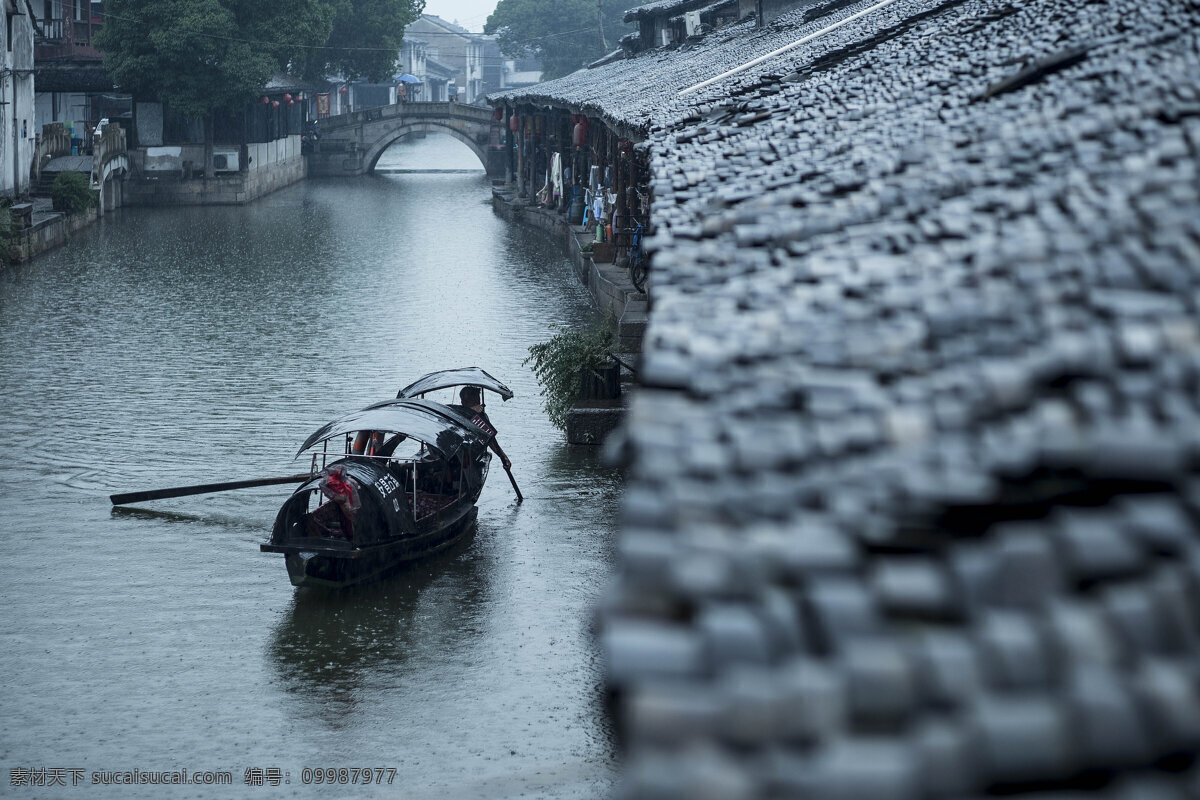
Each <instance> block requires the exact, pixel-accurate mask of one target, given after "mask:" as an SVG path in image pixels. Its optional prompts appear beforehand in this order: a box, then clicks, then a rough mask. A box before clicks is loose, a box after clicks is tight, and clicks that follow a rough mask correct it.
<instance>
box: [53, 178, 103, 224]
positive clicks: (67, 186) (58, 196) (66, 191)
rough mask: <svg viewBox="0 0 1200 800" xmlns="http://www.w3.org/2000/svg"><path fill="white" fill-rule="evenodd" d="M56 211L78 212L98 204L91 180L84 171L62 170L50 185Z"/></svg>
mask: <svg viewBox="0 0 1200 800" xmlns="http://www.w3.org/2000/svg"><path fill="white" fill-rule="evenodd" d="M50 198H51V200H52V201H53V203H54V210H55V211H62V212H64V213H67V214H78V213H80V212H81V211H87V210H88V209H89V208H91V207H92V206H93V205H95V204H96V194H95V192H93V191H92V187H91V181H89V180H88V177H87V175H84V174H83V173H82V172H60V173H59V174H58V177H57V178H55V179H54V183H53V184H51V186H50Z"/></svg>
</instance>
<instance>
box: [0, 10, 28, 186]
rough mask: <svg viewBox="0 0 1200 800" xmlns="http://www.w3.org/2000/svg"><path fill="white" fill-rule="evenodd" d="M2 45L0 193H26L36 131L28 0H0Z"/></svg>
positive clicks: (0, 54) (0, 56) (0, 52)
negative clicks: (2, 10) (2, 17)
mask: <svg viewBox="0 0 1200 800" xmlns="http://www.w3.org/2000/svg"><path fill="white" fill-rule="evenodd" d="M3 3H4V17H5V23H6V24H5V26H4V34H3V36H4V47H3V49H2V50H0V58H3V67H2V70H0V75H3V78H2V80H0V103H2V104H0V109H3V111H2V112H0V193H3V195H4V196H5V197H8V198H13V199H15V198H18V197H23V196H25V195H27V194H28V193H29V174H30V167H31V166H32V165H33V154H34V152H35V148H36V144H35V143H36V141H37V133H36V128H35V121H34V103H33V26H34V17H33V9H32V7H31V5H30V3H29V0H3Z"/></svg>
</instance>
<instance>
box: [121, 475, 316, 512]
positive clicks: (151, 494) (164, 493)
mask: <svg viewBox="0 0 1200 800" xmlns="http://www.w3.org/2000/svg"><path fill="white" fill-rule="evenodd" d="M311 477H312V475H310V474H309V473H307V472H305V473H302V474H300V475H288V476H287V477H286V478H256V479H254V480H251V481H229V482H227V483H202V484H198V485H196V486H177V487H175V488H173V489H151V490H150V491H147V492H129V493H128V494H112V495H109V496H108V499H109V500H111V501H112V504H113V505H114V506H123V505H125V504H127V503H141V502H143V501H146V500H161V499H163V498H164V497H187V496H188V495H192V494H207V493H209V492H227V491H229V490H230V489H249V488H251V487H253V486H278V485H279V484H283V483H299V482H300V481H305V480H308V479H309V478H311Z"/></svg>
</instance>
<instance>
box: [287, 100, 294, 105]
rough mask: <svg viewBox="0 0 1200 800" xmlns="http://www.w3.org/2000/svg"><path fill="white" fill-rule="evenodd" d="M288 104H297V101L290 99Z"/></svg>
mask: <svg viewBox="0 0 1200 800" xmlns="http://www.w3.org/2000/svg"><path fill="white" fill-rule="evenodd" d="M288 105H289V106H294V105H296V101H295V100H288Z"/></svg>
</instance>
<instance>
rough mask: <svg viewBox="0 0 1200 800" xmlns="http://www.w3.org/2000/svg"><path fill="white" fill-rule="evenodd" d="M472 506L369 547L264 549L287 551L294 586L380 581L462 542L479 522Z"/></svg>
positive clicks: (282, 546) (267, 549)
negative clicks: (417, 532)
mask: <svg viewBox="0 0 1200 800" xmlns="http://www.w3.org/2000/svg"><path fill="white" fill-rule="evenodd" d="M477 515H478V509H477V508H475V506H471V507H469V508H467V509H465V511H464V513H463V514H462V515H461V516H460V517H459V518H457V519H456V520H454V521H452V522H450V523H448V524H446V525H444V526H442V527H440V528H438V529H437V530H433V531H430V532H428V533H425V534H423V535H420V536H415V537H411V536H406V537H402V538H398V539H395V540H393V541H389V542H383V543H380V544H376V545H371V546H368V547H361V548H354V549H341V548H321V547H313V546H311V545H288V544H280V545H275V544H268V545H261V549H262V550H263V551H264V552H272V553H283V554H284V562H285V564H286V565H287V571H288V578H289V579H291V582H292V585H293V586H309V587H319V588H323V589H345V588H348V587H351V586H356V585H358V584H361V583H366V582H368V581H373V580H376V579H378V578H380V577H382V576H384V575H386V574H388V573H389V572H392V571H394V570H396V569H399V568H401V567H403V566H404V565H406V564H408V563H409V562H412V561H417V560H419V559H422V558H426V557H428V556H431V555H433V554H435V553H439V552H441V551H442V550H445V549H447V548H449V547H451V546H452V545H454V544H456V543H458V542H459V541H460V540H462V538H463V537H464V536H465V535H466V534H467V533H469V532H470V531H471V530H472V528H473V527H474V525H475V518H476V516H477Z"/></svg>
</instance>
